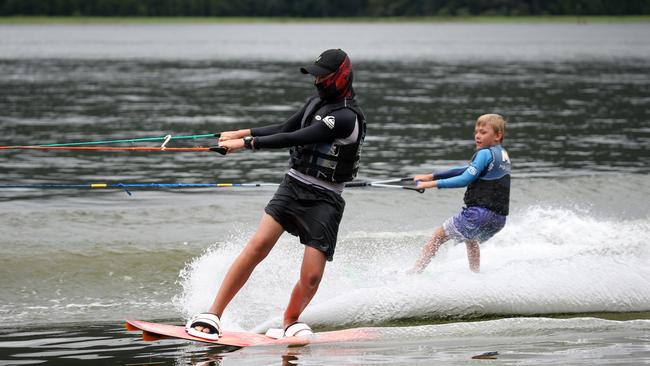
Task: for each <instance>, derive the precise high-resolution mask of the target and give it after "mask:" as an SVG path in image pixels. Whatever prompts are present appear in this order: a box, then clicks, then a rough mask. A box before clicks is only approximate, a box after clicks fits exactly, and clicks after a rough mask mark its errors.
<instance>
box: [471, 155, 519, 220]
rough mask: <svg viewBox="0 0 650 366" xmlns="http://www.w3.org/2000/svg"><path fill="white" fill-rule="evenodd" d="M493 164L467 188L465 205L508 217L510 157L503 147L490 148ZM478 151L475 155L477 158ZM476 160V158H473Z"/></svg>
mask: <svg viewBox="0 0 650 366" xmlns="http://www.w3.org/2000/svg"><path fill="white" fill-rule="evenodd" d="M489 149H490V153H492V162H490V165H489V166H488V167H487V169H485V170H483V171H482V172H481V174H480V175H479V176H478V178H477V179H476V180H475V181H474V182H472V183H470V185H469V186H467V191H465V198H464V201H465V205H466V206H467V207H471V206H479V207H485V208H487V209H490V210H492V211H494V212H496V213H498V214H500V215H504V216H507V215H508V211H509V205H510V170H511V166H510V157H509V156H508V152H507V151H506V150H505V149H504V148H503V147H501V145H494V146H490V148H489ZM476 154H478V151H477V152H476V153H475V154H474V156H476ZM472 160H474V157H472Z"/></svg>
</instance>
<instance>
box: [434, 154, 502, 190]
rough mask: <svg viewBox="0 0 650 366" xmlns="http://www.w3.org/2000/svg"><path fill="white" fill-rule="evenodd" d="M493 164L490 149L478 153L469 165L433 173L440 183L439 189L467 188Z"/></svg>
mask: <svg viewBox="0 0 650 366" xmlns="http://www.w3.org/2000/svg"><path fill="white" fill-rule="evenodd" d="M491 162H492V153H491V152H490V149H481V150H479V151H478V152H477V153H476V156H474V159H473V160H472V161H471V162H470V163H469V165H465V166H462V167H455V168H451V169H448V170H445V171H442V172H437V173H433V179H435V180H437V181H438V188H460V187H467V186H468V185H469V184H470V183H472V182H473V181H475V180H476V179H477V178H478V177H479V175H481V173H482V172H483V170H485V169H486V168H487V167H488V166H489V165H490V163H491Z"/></svg>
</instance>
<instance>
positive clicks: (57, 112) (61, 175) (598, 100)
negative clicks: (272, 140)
mask: <svg viewBox="0 0 650 366" xmlns="http://www.w3.org/2000/svg"><path fill="white" fill-rule="evenodd" d="M648 30H650V26H648V25H647V24H643V23H642V24H629V25H614V24H601V25H573V24H562V25H549V24H538V25H498V24H497V25H467V24H464V25H463V24H434V25H431V24H408V25H402V24H400V25H395V24H353V25H350V24H337V25H330V24H321V25H314V24H274V25H200V26H199V25H173V26H171V25H154V26H144V25H129V26H117V25H86V26H0V145H23V144H45V143H58V142H69V141H87V140H106V139H122V138H138V137H151V136H163V135H166V134H173V135H189V134H203V133H213V132H219V131H224V130H230V129H236V128H244V127H252V126H261V125H265V124H268V123H275V122H281V121H283V120H284V118H286V117H287V116H289V115H290V114H291V113H292V112H293V111H294V110H296V109H297V108H299V107H300V106H301V103H302V102H303V101H304V99H305V98H306V97H307V96H308V95H309V94H310V93H312V92H313V86H312V85H311V79H310V78H309V77H307V76H303V75H301V74H300V73H299V72H298V67H299V66H300V65H302V64H303V63H306V62H309V61H310V60H311V59H312V58H313V57H314V56H315V55H316V54H318V53H319V52H320V51H321V50H322V48H327V47H332V46H341V47H343V48H344V49H346V51H348V53H349V54H350V56H351V57H352V60H353V63H354V65H355V67H356V74H355V80H356V82H355V88H356V91H357V93H358V96H359V100H360V101H361V104H362V106H363V108H364V110H365V111H366V114H367V115H368V119H369V130H368V138H367V143H366V146H365V151H364V157H363V166H362V169H361V172H360V178H362V179H380V178H386V177H400V176H408V175H412V174H415V173H422V172H428V171H430V170H432V169H434V168H442V167H445V166H449V165H457V164H459V163H463V162H465V161H466V160H467V159H469V158H470V157H471V155H472V153H473V151H472V149H473V143H472V131H473V123H474V120H475V119H476V117H477V116H478V115H480V114H482V113H486V112H497V113H502V114H503V115H505V116H506V117H507V119H508V131H507V136H506V142H505V145H506V146H507V148H508V150H509V153H510V156H511V157H512V159H513V178H514V179H513V187H512V199H511V211H512V213H511V215H510V216H509V221H508V224H507V225H506V227H505V229H504V230H503V231H502V232H501V233H499V234H498V235H497V236H496V237H495V238H494V239H492V240H490V241H489V242H487V243H485V244H484V245H482V273H481V274H480V275H475V274H473V273H471V272H469V270H468V269H467V263H466V261H467V260H466V254H465V249H464V246H453V245H448V246H446V247H445V248H444V249H443V251H442V252H441V253H440V255H439V256H438V257H437V258H436V260H435V261H434V263H432V265H431V266H430V267H429V268H428V269H427V271H426V272H425V273H424V274H423V275H422V276H419V277H417V278H413V277H407V276H405V275H404V274H403V273H404V270H405V269H406V268H408V266H410V264H411V263H412V262H413V260H414V259H415V257H416V256H417V253H418V251H419V248H420V247H421V245H422V244H424V242H426V240H427V238H428V236H429V235H430V234H431V232H432V230H433V229H434V228H435V227H436V225H439V224H440V223H441V222H442V221H444V220H445V219H446V218H447V217H449V216H450V215H452V214H454V213H455V212H456V211H458V209H459V208H460V207H461V202H462V193H463V191H462V190H439V191H431V192H426V193H425V194H423V195H420V194H417V193H414V192H409V191H402V190H388V189H385V190H381V189H378V188H370V189H352V188H351V189H347V190H346V192H345V193H344V198H345V199H346V201H347V208H346V214H345V217H344V220H343V223H342V226H341V233H340V238H339V244H338V246H337V253H336V256H335V260H334V262H332V263H331V264H329V265H328V269H327V271H326V276H325V279H324V281H323V284H322V286H321V290H320V291H319V294H318V295H317V297H316V298H315V299H314V302H313V306H310V307H309V308H308V309H307V311H306V313H305V315H304V316H305V320H307V321H308V322H309V323H311V324H312V325H313V326H314V327H315V328H316V329H318V330H323V329H334V328H343V327H351V326H381V327H387V328H382V330H381V332H382V339H381V341H379V342H374V343H353V344H343V345H322V346H310V347H306V348H301V349H290V350H287V349H277V348H262V349H246V350H241V351H237V352H235V353H223V352H226V351H229V350H224V349H221V348H214V347H212V348H211V347H204V346H199V345H187V344H186V343H183V342H174V341H165V342H158V343H143V342H141V341H139V340H138V338H137V337H136V336H135V335H134V334H129V333H126V332H125V331H123V330H121V325H120V324H121V321H122V319H124V318H125V317H137V318H144V319H148V320H153V319H159V320H165V321H170V322H180V321H182V319H183V318H184V317H185V316H187V315H189V314H191V313H194V312H196V311H201V310H204V309H205V307H207V305H208V304H209V302H210V301H211V298H212V296H213V293H214V291H216V287H217V286H218V284H219V282H220V281H221V278H223V275H224V273H225V270H226V269H227V267H228V265H229V263H230V262H231V261H232V259H233V257H234V256H235V255H236V254H237V253H238V251H239V250H240V248H241V246H242V245H243V243H244V242H245V241H246V240H247V238H248V237H249V236H250V235H251V234H252V232H253V231H254V228H255V227H256V225H257V222H258V220H259V217H260V215H261V213H262V210H263V207H264V205H265V204H266V202H267V201H268V200H269V198H270V197H271V195H272V194H273V189H272V188H259V189H236V188H219V189H200V190H189V189H187V190H177V191H142V190H133V191H132V193H133V195H132V196H129V195H127V194H126V193H125V192H124V191H120V190H116V191H96V190H93V191H88V190H85V191H84V190H47V191H46V190H37V189H34V190H32V189H11V190H10V189H2V190H0V233H1V235H0V277H1V278H2V279H3V281H2V282H1V283H0V323H1V324H3V325H2V326H0V364H18V363H36V362H39V361H49V362H50V363H58V364H69V363H84V362H89V361H92V362H95V363H106V364H113V363H134V362H142V363H146V362H166V363H176V364H186V363H197V362H202V361H206V360H209V359H219V361H217V362H218V363H219V364H261V363H262V364H263V363H278V361H281V362H283V363H286V364H288V363H290V362H294V363H299V364H360V363H362V364H367V363H387V364H405V365H406V364H409V365H410V364H414V363H417V362H421V363H423V364H427V363H431V362H445V363H446V364H458V365H462V364H468V363H471V362H474V361H471V360H470V357H471V356H473V355H475V354H478V353H482V352H485V351H492V350H496V351H499V352H500V356H499V357H500V361H499V362H500V363H501V364H508V365H510V364H512V365H515V364H517V365H527V364H531V365H532V364H536V365H537V364H555V365H560V364H562V365H565V364H595V363H600V364H626V363H627V364H635V363H637V364H638V363H643V362H647V361H648V360H649V359H650V355H649V351H648V348H647V344H648V341H649V339H648V333H649V330H650V325H649V323H648V320H647V319H648V311H650V292H649V291H650V289H649V288H648V286H647V279H648V278H650V267H649V265H648V263H650V261H649V259H650V250H649V247H648V244H647V233H648V232H649V230H650V217H649V210H648V208H647V196H648V194H650V188H649V187H650V184H648V183H649V180H648V173H650V169H649V164H648V146H649V142H650V141H649V140H650V109H649V108H648V105H649V103H648V102H649V101H650V99H649V97H648V96H649V95H650V80H649V79H648V78H647V75H648V74H650V66H648V65H650V64H649V63H648V59H650V52H649V50H650V42H648V40H647V37H646V36H645V35H646V34H647V33H648ZM342 35H348V36H349V37H344V38H343V37H342ZM317 36H320V37H322V42H318V43H315V42H314V41H313V40H314V39H316V37H317ZM318 39H321V38H318ZM213 143H214V142H213V141H210V140H194V141H188V140H181V141H173V146H193V145H210V144H213ZM149 145H154V144H153V143H151V144H149ZM286 165H287V152H286V151H271V150H269V151H257V152H254V153H252V152H242V153H238V154H233V155H229V156H227V157H222V156H220V155H217V154H215V153H207V152H206V153H203V152H185V153H174V152H159V151H156V152H149V153H133V152H116V153H106V152H51V151H49V152H46V151H17V150H0V185H1V184H12V183H90V182H107V183H141V182H166V183H169V182H185V183H191V182H194V183H213V182H246V181H261V182H279V181H280V179H281V177H282V175H283V173H284V172H285V171H286ZM296 243H297V241H296V240H295V239H294V238H292V237H290V236H284V237H282V238H281V240H280V241H279V243H278V245H277V247H276V248H275V249H274V251H273V252H272V253H271V255H270V257H269V259H268V260H267V261H265V262H264V263H263V264H262V265H261V266H260V268H258V270H257V272H256V274H255V275H254V277H253V278H252V279H251V281H250V282H249V284H248V285H247V287H246V288H245V289H244V290H243V291H242V293H240V294H239V296H238V297H237V298H236V299H235V301H234V303H233V304H232V306H231V307H230V308H229V309H228V312H227V313H226V315H225V317H224V323H225V324H226V326H227V327H228V328H232V329H249V330H261V329H262V328H264V327H267V326H269V325H274V324H275V323H277V322H278V317H279V316H280V314H281V313H282V309H283V307H284V305H285V303H286V301H287V298H288V294H289V291H290V288H291V286H292V284H293V283H294V281H295V280H296V276H297V272H296V271H295V270H294V269H295V268H296V266H297V264H298V261H299V260H300V250H301V246H300V245H297V244H296ZM586 316H588V317H586ZM563 317H569V318H570V319H561V318H563ZM576 317H579V318H576ZM599 317H600V318H609V319H619V320H617V321H611V320H602V319H598V318H599ZM571 318H573V319H571ZM488 319H495V320H490V321H488ZM631 319H638V320H631ZM644 319H645V320H644ZM447 322H451V324H444V323H447ZM485 335H488V336H485ZM472 364H473V363H472Z"/></svg>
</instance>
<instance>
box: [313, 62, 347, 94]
mask: <svg viewBox="0 0 650 366" xmlns="http://www.w3.org/2000/svg"><path fill="white" fill-rule="evenodd" d="M352 80H353V73H352V62H350V59H349V58H348V57H347V56H345V59H344V60H343V62H342V63H341V66H339V68H338V70H336V72H335V73H334V75H332V76H331V77H329V78H327V79H326V80H324V81H322V82H320V83H317V84H315V85H316V90H317V91H318V96H320V98H321V99H323V100H330V101H332V100H338V99H342V98H352V97H354V89H352Z"/></svg>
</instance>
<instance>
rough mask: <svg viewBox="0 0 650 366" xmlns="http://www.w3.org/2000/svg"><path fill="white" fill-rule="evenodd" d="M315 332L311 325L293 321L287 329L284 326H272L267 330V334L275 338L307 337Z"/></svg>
mask: <svg viewBox="0 0 650 366" xmlns="http://www.w3.org/2000/svg"><path fill="white" fill-rule="evenodd" d="M312 334H314V332H313V331H312V330H311V328H310V327H309V325H307V324H305V323H300V322H297V323H293V324H291V325H290V326H288V327H287V329H282V328H270V329H269V330H267V331H266V334H264V335H265V336H267V337H269V338H273V339H280V338H284V337H305V336H310V335H312Z"/></svg>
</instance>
